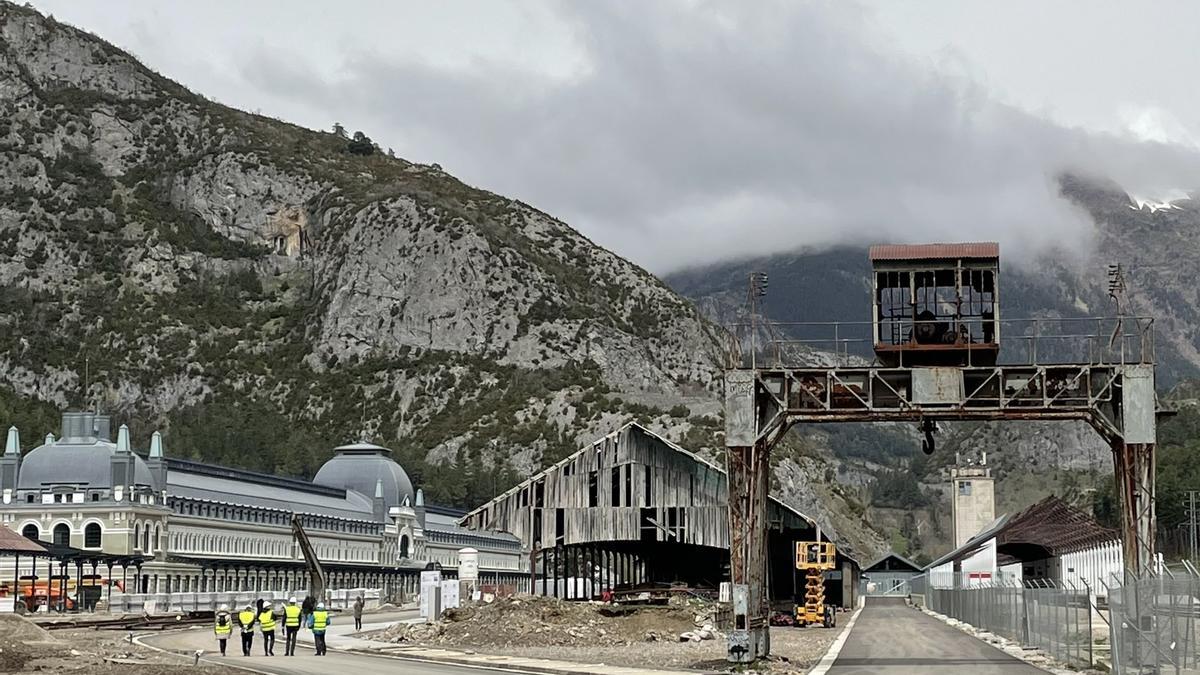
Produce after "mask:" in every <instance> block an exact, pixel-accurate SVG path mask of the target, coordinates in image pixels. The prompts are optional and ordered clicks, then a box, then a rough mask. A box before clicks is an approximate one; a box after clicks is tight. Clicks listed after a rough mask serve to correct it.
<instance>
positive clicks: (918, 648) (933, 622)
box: [828, 598, 1046, 675]
mask: <svg viewBox="0 0 1200 675" xmlns="http://www.w3.org/2000/svg"><path fill="white" fill-rule="evenodd" d="M1045 672H1046V671H1044V670H1041V669H1039V668H1035V667H1033V666H1031V665H1029V664H1027V663H1025V662H1023V661H1020V660H1018V659H1016V658H1013V657H1012V656H1009V655H1008V654H1005V653H1004V652H1002V651H1000V650H999V649H996V648H995V647H993V646H991V645H989V644H988V643H986V642H984V641H982V640H978V639H976V638H973V637H971V636H970V635H968V634H966V633H964V632H962V631H960V630H958V629H957V628H952V627H950V626H947V625H946V624H944V623H942V622H941V621H938V620H937V619H934V618H932V617H929V616H926V615H925V614H922V613H921V612H920V611H918V610H916V609H913V608H911V607H908V606H907V605H905V604H904V599H903V598H867V605H866V607H864V608H863V611H862V614H861V615H859V617H858V621H856V622H855V624H854V629H853V630H852V631H851V632H850V635H849V636H848V637H847V638H846V644H845V645H843V647H842V651H841V653H840V654H838V657H837V660H836V661H834V662H833V666H832V667H831V668H830V669H829V673H828V675H859V674H862V675H866V674H867V673H872V674H874V673H882V674H883V675H924V674H925V673H945V674H946V675H950V674H951V673H953V674H955V675H957V674H959V673H971V674H972V675H976V674H979V675H1045Z"/></svg>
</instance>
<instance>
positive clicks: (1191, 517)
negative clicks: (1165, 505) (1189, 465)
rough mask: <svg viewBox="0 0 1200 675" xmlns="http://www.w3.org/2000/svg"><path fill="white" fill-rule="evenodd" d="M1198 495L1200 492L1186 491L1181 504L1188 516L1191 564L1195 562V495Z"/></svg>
mask: <svg viewBox="0 0 1200 675" xmlns="http://www.w3.org/2000/svg"><path fill="white" fill-rule="evenodd" d="M1197 494H1200V490H1188V498H1187V500H1185V501H1184V502H1183V505H1184V506H1186V507H1187V515H1188V557H1189V559H1190V560H1191V561H1192V562H1195V561H1196V536H1197V532H1196V524H1197V519H1196V516H1197V513H1196V495H1197Z"/></svg>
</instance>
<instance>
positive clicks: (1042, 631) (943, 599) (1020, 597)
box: [912, 577, 1107, 667]
mask: <svg viewBox="0 0 1200 675" xmlns="http://www.w3.org/2000/svg"><path fill="white" fill-rule="evenodd" d="M938 585H941V584H929V583H928V579H927V578H926V577H918V578H916V579H914V580H913V583H912V586H913V592H914V593H919V594H921V595H922V596H923V599H924V602H925V605H926V606H927V607H928V608H929V609H931V610H933V611H935V612H937V613H939V614H944V615H946V616H948V617H950V618H953V619H958V620H959V621H962V622H963V623H966V624H970V625H972V626H974V627H976V628H979V629H982V630H986V631H988V632H990V633H993V634H995V635H999V636H1001V637H1005V638H1008V639H1009V640H1013V641H1014V642H1018V643H1020V644H1021V645H1023V646H1026V647H1037V648H1039V649H1041V650H1042V651H1043V652H1045V653H1046V654H1047V655H1048V656H1050V657H1051V658H1054V659H1055V660H1057V661H1059V662H1060V663H1063V664H1065V665H1067V666H1072V667H1088V666H1091V665H1093V663H1094V661H1095V658H1094V657H1095V654H1094V638H1095V636H1094V635H1093V629H1094V628H1096V626H1095V624H1094V622H1093V618H1094V616H1095V614H1094V612H1093V603H1092V597H1093V595H1092V593H1093V590H1092V589H1089V588H1088V587H1087V586H1085V585H1083V584H1080V585H1073V584H1063V583H1056V582H1053V581H1049V580H1032V581H1026V582H1022V581H1020V580H1018V579H1006V578H994V579H989V580H986V581H981V580H979V579H957V580H956V581H955V583H953V584H952V585H953V586H955V587H953V588H938V587H936V586H938ZM1105 632H1107V631H1106V630H1105V631H1101V635H1103V634H1104V633H1105Z"/></svg>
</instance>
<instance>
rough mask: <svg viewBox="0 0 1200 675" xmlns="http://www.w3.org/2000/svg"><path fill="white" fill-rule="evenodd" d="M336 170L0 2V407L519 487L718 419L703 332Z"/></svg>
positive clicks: (365, 164)
mask: <svg viewBox="0 0 1200 675" xmlns="http://www.w3.org/2000/svg"><path fill="white" fill-rule="evenodd" d="M348 146H349V143H348V139H347V138H345V137H343V136H340V135H338V134H335V133H319V132H314V131H310V130H306V129H302V128H298V127H295V126H292V125H289V124H286V123H283V122H280V121H278V120H274V119H269V118H264V117H259V116H254V115H249V114H246V113H243V112H240V111H237V110H232V109H229V108H225V107H223V106H219V105H216V104H213V103H210V102H208V101H206V100H204V99H203V98H201V97H199V96H196V95H194V94H192V93H191V92H188V91H187V90H185V89H184V88H183V87H181V86H179V85H178V84H176V83H174V82H171V81H169V80H167V79H165V78H163V77H161V76H159V75H157V74H155V73H154V72H152V71H151V70H149V69H147V68H146V67H144V66H143V65H141V64H139V63H138V62H137V61H135V60H134V59H132V58H131V57H130V56H129V55H127V54H125V53H123V52H121V51H119V50H117V49H115V48H114V47H112V46H111V45H108V44H107V43H105V42H103V41H101V40H99V39H97V38H95V37H94V36H91V35H88V34H86V33H83V32H81V31H78V30H75V29H73V28H70V27H67V26H63V25H60V24H57V23H56V22H54V21H53V20H51V19H47V18H46V17H43V16H41V15H39V14H37V13H36V12H34V11H32V10H28V9H25V8H21V7H18V6H15V5H11V4H7V3H0V191H2V194H0V384H2V385H3V386H5V387H8V388H11V389H13V390H15V391H16V392H17V393H18V394H19V395H22V396H25V397H30V398H32V399H37V400H41V401H45V402H48V403H51V404H53V405H56V406H66V405H69V404H70V405H82V404H100V405H103V406H105V407H107V408H110V409H114V410H115V411H116V412H118V413H119V414H124V415H126V416H127V417H130V416H131V417H133V418H134V420H135V421H136V423H137V430H138V432H139V433H143V434H144V433H148V431H149V430H150V429H151V427H152V425H170V426H171V427H172V430H173V431H174V432H176V433H175V439H174V440H175V443H176V444H177V446H178V448H177V449H178V450H180V451H181V452H184V453H190V454H198V453H203V454H206V455H209V456H210V458H212V459H216V460H218V461H229V460H234V461H236V462H238V463H240V464H244V465H245V464H248V465H250V466H253V467H255V468H260V469H267V470H280V471H285V472H291V473H304V472H306V471H311V470H312V468H313V466H314V464H315V463H316V462H318V461H319V460H320V459H321V458H322V456H323V455H322V453H323V452H324V451H325V450H324V448H327V447H330V446H329V445H328V444H329V443H336V442H338V441H340V440H345V439H347V438H353V437H356V436H358V435H359V434H360V433H365V434H367V435H368V436H370V437H372V438H374V439H376V440H378V441H380V442H384V443H391V444H397V445H404V446H406V447H411V448H412V456H413V457H418V456H419V457H421V458H425V457H427V456H429V455H430V454H431V453H432V454H433V455H434V456H435V458H440V459H444V460H455V459H457V460H458V461H459V462H461V463H463V464H466V463H468V462H479V463H480V464H486V463H489V462H492V461H493V460H496V459H499V460H501V461H499V462H498V463H497V466H501V465H507V464H513V465H515V466H517V467H520V468H529V467H532V466H534V465H536V464H538V463H539V462H541V461H542V459H543V455H547V454H549V455H554V454H561V453H563V452H565V451H566V450H567V449H573V448H574V447H575V446H576V444H578V443H580V442H581V441H583V440H585V439H588V438H590V436H591V434H593V433H598V432H600V431H607V430H608V428H607V427H608V426H609V425H611V424H612V423H613V422H614V421H615V420H616V419H619V418H625V417H629V416H637V417H640V418H642V419H643V421H648V422H650V423H651V424H652V426H658V427H659V428H660V429H665V430H669V431H671V432H672V433H674V434H675V435H676V436H677V437H678V436H681V435H682V434H684V433H686V432H688V431H689V430H691V429H692V427H693V426H694V425H693V424H692V423H691V422H689V421H688V420H689V418H695V417H696V416H700V415H705V414H710V413H714V412H717V410H718V408H717V407H716V403H715V401H716V397H715V393H714V392H715V390H716V388H717V387H718V386H719V373H720V371H719V365H718V362H717V342H716V339H715V333H714V330H713V328H712V327H711V326H710V325H709V324H708V323H707V322H706V321H705V320H703V319H702V318H701V317H700V315H699V314H698V313H697V312H696V311H695V310H694V309H693V308H692V306H691V305H690V304H689V303H687V302H686V301H684V300H682V299H681V298H680V297H678V296H677V295H676V294H675V293H673V292H672V291H671V290H669V289H668V288H667V287H665V286H664V285H663V284H662V283H660V282H659V281H658V280H657V279H655V278H654V277H652V276H651V275H649V274H648V273H646V272H645V271H643V270H641V269H639V268H637V267H636V266H634V265H632V264H631V263H629V262H627V261H625V260H623V259H621V258H620V257H618V256H616V255H614V254H613V253H611V252H609V251H606V250H604V249H602V248H600V247H598V246H596V245H594V244H592V243H591V242H590V241H588V240H587V239H586V238H585V237H583V236H581V235H580V234H579V233H577V232H575V231H574V230H572V229H571V228H570V227H568V226H567V225H566V224H564V223H562V222H560V221H558V220H556V219H554V218H553V217H551V216H549V215H547V214H545V213H542V212H540V211H538V210H536V209H534V208H532V207H530V206H527V205H525V204H522V203H519V202H515V201H513V200H510V199H506V198H504V197H501V196H499V195H495V194H492V193H489V192H486V191H484V190H480V189H477V188H473V187H471V186H468V185H464V184H463V183H461V182H459V181H458V180H456V179H455V178H454V177H453V176H450V175H448V174H446V173H445V172H443V171H442V170H440V168H438V167H436V166H423V165H418V164H413V163H410V162H406V161H404V160H402V159H397V158H392V157H387V156H384V155H383V154H382V153H380V152H378V151H377V149H372V150H369V154H365V155H364V154H357V153H352V152H349V151H348ZM667 400H670V401H673V402H674V403H678V402H679V401H682V402H684V404H685V406H684V407H682V408H678V409H676V410H674V411H671V410H668V409H667V408H671V407H673V404H672V405H666V406H661V408H660V405H661V403H662V402H663V401H667ZM29 431H30V432H31V433H34V432H36V433H44V432H45V431H48V430H45V429H42V430H32V429H31V430H29ZM300 431H304V432H306V433H312V434H313V435H314V437H313V438H312V439H311V440H308V441H304V440H302V434H301V433H299V432H300ZM205 435H207V436H208V438H207V440H206V439H205V438H204V436H205ZM709 437H711V434H709ZM168 438H170V436H168ZM271 443H277V444H280V445H283V444H288V443H298V444H300V445H301V447H299V448H295V449H294V451H292V452H287V453H284V452H283V451H276V450H271V449H270V448H269V447H268V446H269V445H270V444H271ZM239 444H240V446H241V447H239ZM507 460H511V461H507ZM417 471H418V472H419V471H420V469H419V468H418V469H417ZM460 488H461V486H457V487H455V488H453V489H454V490H457V489H460ZM449 496H450V498H451V500H453V498H454V497H455V496H456V495H449ZM457 496H459V497H462V496H463V495H461V494H459V495H457Z"/></svg>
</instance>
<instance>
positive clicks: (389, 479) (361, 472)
mask: <svg viewBox="0 0 1200 675" xmlns="http://www.w3.org/2000/svg"><path fill="white" fill-rule="evenodd" d="M333 452H334V455H333V458H332V459H330V460H329V461H328V462H325V464H323V465H322V466H321V468H320V469H319V470H318V471H317V475H316V476H313V482H314V483H317V484H318V485H328V486H330V487H337V488H342V489H344V490H355V491H357V492H361V493H362V494H364V495H366V496H368V497H374V496H375V486H376V483H377V482H378V481H380V480H382V481H383V502H384V504H385V505H386V506H387V507H388V508H389V509H390V508H392V507H393V506H399V505H400V504H402V503H404V500H405V499H406V498H407V499H408V500H409V503H412V501H413V486H412V481H411V480H409V478H408V474H407V473H405V472H404V469H403V468H402V467H401V466H400V465H399V464H397V463H396V462H395V460H393V459H392V457H391V454H392V451H391V450H388V449H387V448H384V447H381V446H378V445H374V444H372V443H352V444H350V445H343V446H341V447H339V448H334V449H333Z"/></svg>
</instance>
